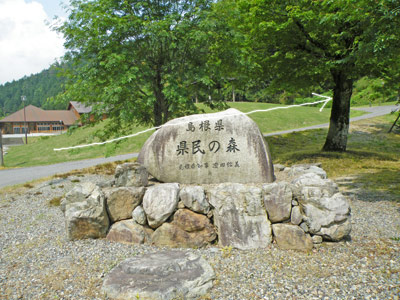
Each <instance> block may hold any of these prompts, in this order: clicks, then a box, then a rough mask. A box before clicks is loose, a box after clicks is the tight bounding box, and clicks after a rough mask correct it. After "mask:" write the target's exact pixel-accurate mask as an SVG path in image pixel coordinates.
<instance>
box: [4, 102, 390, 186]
mask: <svg viewBox="0 0 400 300" xmlns="http://www.w3.org/2000/svg"><path fill="white" fill-rule="evenodd" d="M395 108H397V106H395V105H390V106H374V107H366V108H357V109H358V110H363V111H366V112H370V113H369V114H365V115H362V116H359V117H355V118H352V119H351V120H350V121H357V120H362V119H368V118H373V117H377V116H382V115H386V114H388V113H390V112H391V111H392V110H393V109H395ZM328 126H329V124H328V123H326V124H321V125H315V126H309V127H304V128H298V129H292V130H285V131H279V132H273V133H268V134H265V135H264V136H272V135H280V134H284V133H290V132H294V131H303V130H308V129H316V128H324V127H328ZM137 156H138V153H130V154H124V155H118V156H114V157H108V158H95V159H87V160H80V161H71V162H65V163H60V164H54V165H47V166H38V167H29V168H21V169H9V170H1V171H0V188H2V187H5V186H8V185H15V184H20V183H24V182H28V181H32V180H35V179H39V178H42V177H47V176H51V175H55V174H59V173H66V172H69V171H72V170H76V169H83V168H88V167H92V166H95V165H98V164H103V163H106V162H111V161H116V160H125V159H130V158H133V157H137Z"/></svg>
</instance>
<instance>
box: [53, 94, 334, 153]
mask: <svg viewBox="0 0 400 300" xmlns="http://www.w3.org/2000/svg"><path fill="white" fill-rule="evenodd" d="M312 94H313V95H315V96H318V97H323V98H325V100H320V101H316V102H312V103H310V102H309V103H302V104H294V105H289V106H278V107H272V108H268V109H257V110H252V111H249V112H247V113H242V112H239V113H233V114H229V115H225V116H224V117H230V116H238V115H250V114H254V113H257V112H268V111H273V110H278V109H289V108H293V107H300V106H307V105H314V104H319V103H324V105H323V106H322V107H321V109H320V110H319V111H322V109H323V108H324V107H325V105H326V104H327V103H328V102H329V101H330V100H332V98H331V97H327V96H323V95H318V94H316V93H312ZM220 118H221V116H218V117H207V120H212V119H220ZM204 120H205V119H204ZM185 123H186V122H180V123H174V124H164V125H161V126H157V127H153V128H149V129H146V130H143V131H140V132H137V133H133V134H130V135H126V136H121V137H118V138H115V139H112V140H108V141H105V142H98V143H92V144H86V145H78V146H72V147H65V148H55V149H53V150H54V151H62V150H71V149H78V148H86V147H92V146H98V145H104V144H109V143H113V142H116V141H120V140H124V139H127V138H131V137H135V136H138V135H141V134H143V133H146V132H149V131H152V130H156V129H160V128H161V127H167V126H177V125H181V124H185Z"/></svg>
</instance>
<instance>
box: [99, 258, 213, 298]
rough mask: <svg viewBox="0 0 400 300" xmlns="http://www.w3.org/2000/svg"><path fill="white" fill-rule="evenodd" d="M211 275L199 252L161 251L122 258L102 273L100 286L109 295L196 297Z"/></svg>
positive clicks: (201, 291)
mask: <svg viewBox="0 0 400 300" xmlns="http://www.w3.org/2000/svg"><path fill="white" fill-rule="evenodd" d="M214 278H215V274H214V271H213V269H212V268H211V266H210V265H209V264H208V263H207V262H206V261H205V260H204V259H203V258H201V257H200V256H198V255H195V254H192V253H190V252H186V251H162V252H157V253H153V254H146V255H141V256H136V257H133V258H129V259H127V260H125V261H123V262H122V263H120V264H119V265H118V266H117V267H115V268H114V269H113V270H111V272H110V273H109V274H107V275H106V277H105V279H104V282H103V287H102V290H103V292H105V293H106V295H107V297H109V298H110V299H121V300H122V299H123V300H137V299H141V300H145V299H147V300H150V299H152V300H172V299H197V298H198V297H201V296H202V295H204V294H205V293H207V291H208V290H209V289H210V288H211V287H212V280H213V279H214Z"/></svg>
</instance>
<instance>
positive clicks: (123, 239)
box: [107, 220, 153, 244]
mask: <svg viewBox="0 0 400 300" xmlns="http://www.w3.org/2000/svg"><path fill="white" fill-rule="evenodd" d="M152 233H153V230H151V229H150V228H146V227H144V226H141V225H139V224H136V223H135V222H134V221H133V220H123V221H120V222H117V223H114V224H113V225H112V226H111V228H110V231H109V232H108V234H107V240H109V241H112V242H118V243H123V244H143V243H145V242H150V241H151V235H152Z"/></svg>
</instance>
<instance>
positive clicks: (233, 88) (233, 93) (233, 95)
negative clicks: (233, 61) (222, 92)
mask: <svg viewBox="0 0 400 300" xmlns="http://www.w3.org/2000/svg"><path fill="white" fill-rule="evenodd" d="M235 101H236V97H235V87H234V85H233V84H232V102H235Z"/></svg>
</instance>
